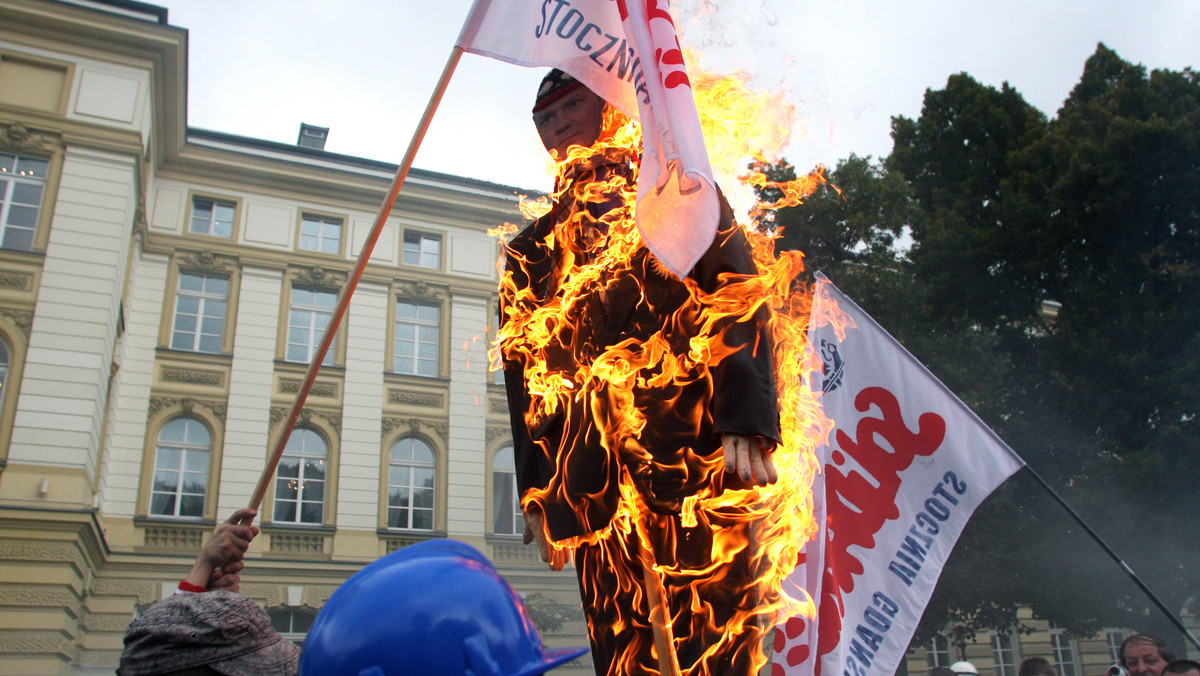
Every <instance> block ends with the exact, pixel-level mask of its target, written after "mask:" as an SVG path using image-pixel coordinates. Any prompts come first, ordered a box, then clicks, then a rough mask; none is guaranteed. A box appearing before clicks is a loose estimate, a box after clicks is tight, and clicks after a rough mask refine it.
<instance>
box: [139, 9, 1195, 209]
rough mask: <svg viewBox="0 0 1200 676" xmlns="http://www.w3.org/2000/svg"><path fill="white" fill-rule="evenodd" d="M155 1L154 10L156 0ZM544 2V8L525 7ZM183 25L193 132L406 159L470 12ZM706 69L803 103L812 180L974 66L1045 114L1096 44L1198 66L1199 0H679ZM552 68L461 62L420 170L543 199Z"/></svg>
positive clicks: (248, 17)
mask: <svg viewBox="0 0 1200 676" xmlns="http://www.w3.org/2000/svg"><path fill="white" fill-rule="evenodd" d="M152 1H153V0H152ZM530 1H531V2H538V1H539V0H530ZM155 4H159V5H162V6H165V7H167V8H168V10H169V20H170V23H171V24H172V25H175V26H178V27H181V28H185V29H187V30H188V31H189V39H188V57H189V65H188V124H189V126H191V127H196V128H200V129H207V130H212V131H219V132H225V133H230V134H237V135H242V136H248V137H252V138H257V139H264V140H269V141H278V142H282V143H295V142H296V137H297V135H298V132H299V129H300V124H301V123H302V122H306V123H309V124H314V125H318V126H322V127H329V128H330V131H329V138H328V141H327V143H326V146H325V149H326V150H329V151H332V152H336V153H342V154H346V155H352V156H356V157H363V158H368V159H372V160H380V161H384V162H391V163H399V162H400V161H401V159H402V158H403V156H404V153H405V150H406V149H407V148H408V146H409V143H410V142H411V140H412V137H413V134H414V131H415V130H416V127H417V124H418V122H419V120H420V119H421V116H422V114H423V113H424V111H425V109H426V106H427V104H428V102H429V100H430V97H431V95H432V94H433V92H434V88H435V85H436V83H437V80H438V78H439V76H440V75H441V73H442V71H443V68H444V67H445V65H446V63H447V60H448V59H449V57H450V52H451V48H452V47H453V45H454V41H455V39H456V38H457V36H458V33H459V30H460V29H461V27H462V23H463V20H464V18H465V17H466V14H467V11H468V9H469V8H470V5H471V2H470V0H354V1H353V2H340V1H338V0H158V1H157V2H156V3H155ZM672 12H673V14H674V15H675V18H676V23H677V25H678V26H679V28H680V31H681V33H682V36H681V39H682V43H683V44H684V46H690V47H693V48H695V49H696V50H697V51H698V53H699V54H700V58H701V59H702V63H703V65H704V67H705V68H706V69H707V70H710V71H715V72H718V73H729V72H733V71H743V72H745V73H746V74H747V75H748V76H749V77H750V79H751V82H752V84H753V86H755V87H757V88H760V89H762V90H765V91H770V92H774V93H779V94H782V95H783V96H784V97H786V99H787V100H788V101H790V102H791V103H793V104H794V105H795V106H796V111H797V119H796V121H795V124H794V126H793V129H792V136H791V144H790V145H788V146H787V147H786V148H785V150H784V152H783V157H784V158H786V159H787V160H788V161H790V162H792V163H793V164H795V165H796V166H797V169H801V170H804V171H807V170H808V169H810V168H812V167H813V166H815V165H817V164H825V165H827V166H830V167H832V166H835V165H836V164H837V162H838V160H840V159H844V158H846V157H849V155H850V154H851V153H854V154H857V155H859V156H866V155H870V156H874V157H880V156H885V155H888V154H889V153H890V152H891V147H892V144H891V138H890V136H889V133H890V129H891V127H890V124H891V118H892V116H895V115H904V116H906V117H910V118H915V117H917V116H919V115H920V111H921V101H922V98H923V96H924V93H925V90H926V89H930V88H932V89H941V88H943V87H944V86H945V84H946V80H947V78H948V77H949V76H951V75H953V74H955V73H959V72H967V73H969V74H970V75H971V76H973V77H974V78H975V79H976V80H979V81H980V82H982V83H984V84H986V85H991V86H995V87H999V86H1001V84H1002V83H1004V82H1008V83H1009V84H1010V85H1012V86H1013V87H1015V88H1016V89H1017V91H1019V92H1020V93H1021V94H1022V95H1023V96H1024V97H1025V99H1026V101H1028V102H1029V103H1030V104H1032V105H1033V106H1035V107H1036V108H1038V109H1039V110H1041V111H1042V112H1044V113H1046V114H1047V116H1051V117H1052V116H1053V115H1054V113H1055V112H1056V111H1057V110H1058V108H1059V106H1060V105H1061V104H1062V102H1063V101H1064V100H1065V99H1066V98H1067V96H1068V95H1069V94H1070V91H1071V88H1072V87H1073V86H1074V85H1075V83H1076V82H1078V80H1079V76H1080V75H1081V73H1082V72H1083V65H1084V62H1085V60H1086V59H1087V58H1088V57H1089V56H1090V55H1091V54H1092V53H1094V52H1095V50H1096V46H1097V44H1098V43H1101V42H1103V43H1104V44H1105V45H1107V46H1108V47H1109V48H1111V49H1113V50H1115V51H1116V52H1117V53H1118V54H1119V55H1120V56H1121V57H1122V58H1123V59H1125V60H1126V61H1130V62H1132V63H1137V64H1142V65H1144V66H1146V67H1147V68H1148V69H1155V68H1166V69H1170V70H1182V69H1183V68H1185V67H1189V66H1190V67H1193V68H1194V67H1197V66H1200V39H1198V38H1197V37H1196V36H1198V35H1200V2H1198V1H1197V0H1139V1H1138V2H1130V1H1129V0H1121V1H1117V0H913V1H911V2H906V3H901V2H891V1H887V0H840V1H838V2H830V1H828V0H826V1H824V2H814V1H811V0H808V1H801V0H720V1H719V2H713V1H711V0H674V1H673V2H672ZM544 70H545V69H531V68H522V67H520V66H513V65H510V64H507V63H502V62H499V61H495V60H492V59H487V58H484V57H480V56H476V55H473V54H467V55H464V56H463V58H462V60H461V62H460V63H459V65H458V68H457V69H456V70H455V72H454V75H453V77H452V78H451V81H450V85H449V87H448V88H447V91H446V94H445V96H444V98H443V99H442V101H441V104H440V106H439V107H438V109H437V111H436V113H435V115H434V117H433V119H432V123H431V125H430V127H429V131H428V133H427V135H426V136H425V138H424V140H423V142H422V144H421V146H420V149H419V151H418V152H417V155H416V158H415V162H414V166H415V167H416V168H418V169H426V170H432V171H438V172H444V173H449V174H455V175H459V176H466V177H469V178H476V179H482V180H485V181H491V182H494V183H499V184H502V185H507V186H514V187H518V188H523V189H527V190H546V189H548V188H549V187H550V178H549V175H550V174H549V166H548V161H547V156H546V153H545V151H544V150H543V149H542V147H541V144H540V143H539V142H538V139H537V135H536V133H535V132H534V130H533V125H532V123H531V122H530V117H529V110H530V106H531V105H532V99H533V93H534V91H536V88H537V84H538V82H539V81H540V79H541V77H542V75H543V74H544Z"/></svg>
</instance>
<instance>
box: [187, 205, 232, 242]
mask: <svg viewBox="0 0 1200 676" xmlns="http://www.w3.org/2000/svg"><path fill="white" fill-rule="evenodd" d="M236 211H237V205H235V204H234V203H233V202H222V201H220V200H213V199H208V198H206V197H193V198H192V220H191V221H190V222H189V223H188V232H191V233H194V234H197V235H212V236H213V237H225V238H229V237H233V217H234V213H235V212H236Z"/></svg>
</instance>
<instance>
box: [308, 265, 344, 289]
mask: <svg viewBox="0 0 1200 676" xmlns="http://www.w3.org/2000/svg"><path fill="white" fill-rule="evenodd" d="M348 276H349V275H347V274H346V273H345V272H343V271H342V270H328V269H326V268H323V267H321V266H319V265H314V266H312V267H301V268H297V269H296V277H295V279H296V281H297V282H300V283H302V284H309V285H311V286H318V287H323V288H338V289H340V288H342V287H343V286H345V285H346V279H347V277H348Z"/></svg>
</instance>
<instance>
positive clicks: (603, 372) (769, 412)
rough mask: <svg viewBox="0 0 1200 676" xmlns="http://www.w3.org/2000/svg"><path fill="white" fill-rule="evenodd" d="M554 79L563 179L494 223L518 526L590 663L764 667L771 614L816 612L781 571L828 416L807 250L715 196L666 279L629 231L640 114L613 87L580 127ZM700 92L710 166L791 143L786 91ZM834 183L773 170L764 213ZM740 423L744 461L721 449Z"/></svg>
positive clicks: (553, 111)
mask: <svg viewBox="0 0 1200 676" xmlns="http://www.w3.org/2000/svg"><path fill="white" fill-rule="evenodd" d="M560 76H561V74H558V75H552V76H548V78H547V81H546V82H544V83H543V91H542V92H541V93H540V95H539V102H538V106H543V104H544V103H545V99H549V98H550V95H554V100H553V101H552V103H551V104H546V105H545V106H544V109H545V110H546V111H548V112H546V113H542V117H539V113H538V112H535V123H536V124H537V125H538V128H539V131H540V132H542V138H543V141H544V142H545V144H546V146H547V149H548V150H549V151H551V153H552V155H553V156H554V157H555V159H556V160H557V161H556V162H555V165H554V166H555V171H556V180H555V189H554V192H553V193H552V194H551V195H550V197H549V199H548V200H542V201H539V202H535V203H531V204H530V205H529V207H530V209H529V214H528V215H530V216H533V217H536V220H535V221H534V223H533V224H532V225H530V226H528V227H526V228H525V229H523V230H521V231H520V232H519V233H518V232H516V231H517V228H516V226H509V227H507V228H505V229H504V233H503V234H504V236H505V238H506V239H507V242H506V246H505V252H506V255H505V260H504V267H503V270H502V278H501V284H500V296H501V307H500V322H499V330H498V334H497V340H496V344H495V346H494V355H493V356H494V359H493V362H494V363H496V362H502V363H503V367H504V371H505V382H506V387H507V388H508V393H509V407H510V413H511V416H512V425H513V434H514V447H515V456H516V461H517V481H518V486H519V488H520V491H521V495H522V497H521V504H522V508H523V510H524V511H525V513H526V519H527V530H528V531H529V532H528V533H527V541H528V540H530V539H536V540H538V542H539V546H540V547H541V548H542V554H543V558H544V559H545V560H546V561H547V562H548V563H550V564H551V566H552V567H554V568H561V567H562V565H563V564H564V563H565V562H566V561H567V560H568V558H570V557H573V560H574V564H575V568H576V572H577V574H578V576H579V582H580V591H581V596H582V599H583V605H584V609H585V616H586V618H587V620H588V626H589V634H590V638H591V640H592V646H593V659H594V661H595V663H596V665H597V673H600V674H605V673H607V674H627V673H662V674H668V673H687V674H697V675H699V674H748V673H757V671H758V669H759V668H761V667H762V666H763V664H764V663H765V662H766V660H767V655H766V654H765V652H764V641H765V639H766V638H767V637H768V636H769V635H770V632H771V631H772V628H773V626H774V622H775V619H776V617H778V616H780V615H781V614H783V615H786V616H791V615H795V614H798V613H807V614H809V615H811V611H806V609H807V608H809V607H810V606H811V600H810V599H809V598H807V596H806V595H805V594H804V592H803V591H802V590H796V589H784V587H783V580H784V578H785V577H786V576H787V575H788V574H789V573H790V572H791V571H792V569H793V568H794V567H795V564H796V559H797V554H798V552H799V550H800V548H801V547H802V546H803V545H804V543H805V541H806V540H807V539H808V538H809V537H810V536H811V534H812V533H813V532H814V531H815V524H814V523H813V520H812V497H811V490H810V487H811V483H812V480H813V476H814V474H815V472H816V462H815V456H814V454H813V448H814V447H815V445H816V443H817V442H818V441H819V439H821V438H822V437H823V435H824V434H825V433H827V431H828V424H827V423H826V421H824V419H823V417H822V416H821V414H820V409H819V407H818V406H817V405H816V403H815V395H814V394H813V393H812V392H810V391H809V390H808V389H807V388H806V387H805V386H804V385H803V384H802V383H803V382H805V381H806V378H805V375H806V370H807V369H811V368H814V366H813V364H814V361H813V360H811V359H808V358H806V354H805V350H806V344H805V334H806V331H807V322H808V319H809V308H810V300H811V295H810V293H809V292H808V290H807V289H806V288H805V287H804V285H802V284H801V283H800V282H799V281H798V276H799V274H800V273H801V272H802V270H803V255H802V254H801V253H799V252H776V251H775V250H774V237H775V235H776V234H777V233H771V232H768V231H766V230H765V229H763V230H760V229H754V228H749V227H746V225H747V224H748V223H749V222H755V221H757V222H761V219H755V218H751V219H750V221H748V223H747V224H739V223H738V222H737V220H736V219H735V217H734V212H733V209H732V207H731V206H730V204H729V201H728V200H726V199H725V197H724V196H722V197H721V200H720V205H721V212H720V221H719V224H718V228H717V234H716V237H715V239H714V241H713V243H712V245H711V246H709V248H708V250H707V251H706V252H705V253H704V255H703V256H702V257H701V258H700V260H699V262H698V263H697V264H696V265H695V267H694V268H693V269H692V270H691V272H690V273H689V274H688V275H687V276H686V277H683V278H679V277H676V276H675V275H673V274H672V273H671V272H670V271H668V270H667V269H666V268H665V267H664V266H663V265H662V264H661V263H660V262H659V261H658V260H657V259H656V258H655V256H654V255H653V254H652V253H651V252H650V251H649V250H648V249H647V247H646V246H645V243H644V242H643V241H642V238H641V235H640V234H639V230H638V228H637V227H636V219H635V213H636V203H637V176H638V169H639V165H638V158H639V157H640V150H641V134H640V129H639V126H638V125H637V123H635V122H633V121H631V120H630V119H629V118H627V117H626V116H625V115H623V114H622V113H620V112H619V111H617V110H616V109H615V108H613V107H612V106H604V105H603V104H602V103H601V104H600V105H601V106H602V108H603V109H602V116H601V117H600V118H598V119H597V120H595V122H594V124H595V126H596V127H598V128H597V129H595V130H594V131H589V130H588V129H584V130H583V131H580V130H579V129H577V128H575V127H572V126H571V125H572V124H573V122H572V116H576V117H578V116H579V115H577V113H578V111H579V110H582V108H581V106H587V105H590V104H591V103H593V102H592V101H591V100H590V99H587V98H586V97H587V96H592V97H595V95H594V94H591V92H589V91H588V90H587V89H586V88H583V87H582V85H580V84H579V83H577V82H574V81H573V79H572V78H569V77H566V80H565V81H566V85H562V83H561V82H558V83H557V85H562V86H560V87H559V89H557V90H553V91H551V90H552V89H554V87H555V86H556V83H555V82H551V79H552V78H559V77H560ZM572 83H573V84H572ZM693 88H694V90H695V91H696V99H697V108H698V110H699V112H700V117H701V120H702V123H703V124H704V126H705V138H706V141H707V142H708V145H709V152H710V156H712V157H713V158H714V163H717V162H721V161H722V160H724V161H725V162H726V164H727V165H728V166H733V164H736V163H741V165H742V166H745V164H746V163H747V160H748V159H749V158H756V159H758V160H759V161H763V160H766V159H771V158H770V157H769V156H767V155H765V154H764V153H766V152H769V151H770V149H771V148H770V146H771V143H772V142H771V141H770V140H769V138H768V137H769V136H770V134H771V133H772V132H776V133H777V134H781V135H782V137H783V138H784V139H786V134H787V131H788V129H789V128H790V123H791V119H790V117H791V114H790V111H789V110H785V111H784V113H783V114H779V113H778V109H779V108H780V107H783V108H787V107H788V106H787V104H784V103H783V102H782V99H781V98H775V97H770V96H765V97H764V96H762V95H759V94H756V93H752V92H750V90H748V89H747V88H746V87H745V86H744V83H742V82H741V80H740V79H739V78H737V77H726V78H719V77H707V76H704V77H701V78H698V79H697V80H696V81H695V83H694V85H693ZM562 89H567V90H568V91H567V92H566V93H565V94H563V93H560V90H562ZM579 89H582V90H583V93H580V92H578V90H579ZM543 96H544V98H543ZM572 97H574V98H572ZM596 98H597V99H598V97H596ZM535 110H541V109H540V108H535ZM597 110H600V108H599V107H598V108H597ZM766 119H772V120H775V122H774V127H775V129H765V128H764V126H765V124H764V123H763V120H766ZM579 124H580V125H581V126H583V127H587V126H588V124H591V123H590V122H584V123H579ZM548 134H549V136H550V138H548ZM556 134H557V136H556ZM564 139H565V140H564ZM593 141H594V142H593ZM782 145H783V143H782V142H778V141H776V142H775V147H782ZM556 146H557V147H556ZM763 148H767V150H763ZM730 163H733V164H730ZM739 178H740V179H741V180H742V181H743V182H745V183H746V184H747V185H753V186H757V187H763V186H765V185H766V184H767V183H766V179H765V177H764V176H763V175H762V174H760V173H755V172H749V173H746V174H745V175H744V176H741V177H739ZM822 180H823V179H822V177H821V176H820V175H819V174H816V175H813V176H807V177H804V178H802V179H800V180H798V181H795V182H793V183H790V184H783V185H781V184H772V187H774V188H777V189H778V190H779V191H781V192H782V193H783V194H784V195H785V198H784V200H782V201H781V202H779V203H776V204H773V205H757V206H756V209H757V211H755V212H754V213H756V214H762V213H764V210H769V209H771V208H779V207H780V206H783V205H786V204H795V203H796V202H797V201H798V200H799V199H801V198H802V197H803V196H804V195H806V194H808V193H809V192H811V191H812V190H813V189H815V188H816V187H817V186H818V185H819V184H820V182H821V181H822ZM731 187H732V188H736V189H741V186H731ZM514 233H516V234H514ZM817 368H819V366H818V367H817ZM731 437H735V438H738V439H740V441H739V442H738V443H742V444H744V445H748V446H749V447H750V458H751V459H752V460H753V463H751V464H752V465H753V466H746V465H745V463H742V464H741V466H739V463H736V462H731V461H729V460H728V457H727V456H728V455H729V453H730V451H729V446H730V443H731V442H730V441H729V438H731Z"/></svg>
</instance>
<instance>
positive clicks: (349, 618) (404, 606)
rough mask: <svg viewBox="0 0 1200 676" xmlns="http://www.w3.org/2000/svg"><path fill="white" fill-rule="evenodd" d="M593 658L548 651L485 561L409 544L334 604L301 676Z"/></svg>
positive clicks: (467, 669) (477, 668)
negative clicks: (580, 657)
mask: <svg viewBox="0 0 1200 676" xmlns="http://www.w3.org/2000/svg"><path fill="white" fill-rule="evenodd" d="M585 652H587V648H564V649H559V650H546V649H544V648H543V647H542V642H541V639H540V638H539V637H538V633H537V629H535V628H534V626H533V622H532V621H530V619H529V615H528V613H527V612H526V611H525V605H524V604H523V603H522V602H521V599H520V598H519V597H518V596H517V595H516V593H515V592H514V591H513V590H512V588H511V587H509V586H508V583H507V582H505V581H504V578H502V577H500V574H499V573H497V572H496V569H495V568H493V567H492V564H491V563H490V562H489V561H488V560H487V558H486V557H485V556H484V555H483V554H480V553H479V551H478V550H476V549H474V548H473V547H471V546H470V545H467V544H464V543H461V542H456V541H454V540H427V541H425V542H419V543H417V544H414V545H409V546H408V547H405V548H403V549H400V550H397V551H395V552H392V553H391V554H388V555H387V556H385V557H383V558H382V559H379V560H378V561H376V562H374V563H372V564H371V565H369V566H367V567H366V568H363V569H362V570H360V571H359V572H358V573H356V574H355V575H354V576H353V577H351V578H350V579H349V580H347V581H346V582H345V583H343V584H342V586H340V587H338V589H337V591H335V592H334V593H333V595H332V596H330V597H329V601H328V602H327V603H326V604H325V606H324V607H323V608H321V612H320V613H319V614H318V615H317V619H316V620H315V621H314V622H313V625H312V628H311V629H310V630H309V632H308V636H307V637H306V639H305V641H304V653H303V654H302V655H301V657H300V673H301V674H302V675H303V676H428V675H429V674H438V676H462V675H466V674H471V675H472V676H535V675H537V674H543V673H545V672H546V671H549V670H550V669H553V668H554V667H556V666H558V665H560V664H562V663H564V662H567V661H570V660H572V659H574V658H575V657H578V656H579V655H582V654H583V653H585Z"/></svg>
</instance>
